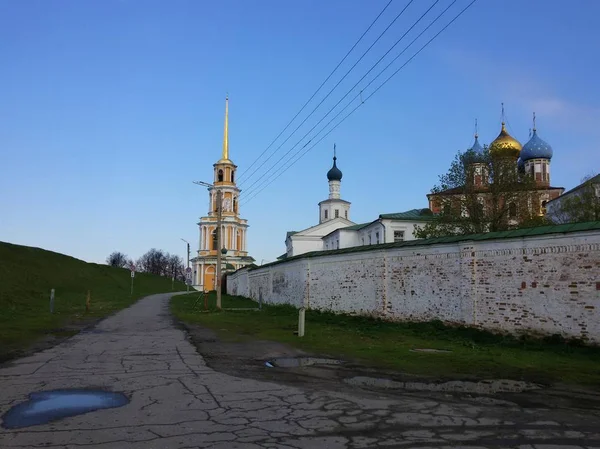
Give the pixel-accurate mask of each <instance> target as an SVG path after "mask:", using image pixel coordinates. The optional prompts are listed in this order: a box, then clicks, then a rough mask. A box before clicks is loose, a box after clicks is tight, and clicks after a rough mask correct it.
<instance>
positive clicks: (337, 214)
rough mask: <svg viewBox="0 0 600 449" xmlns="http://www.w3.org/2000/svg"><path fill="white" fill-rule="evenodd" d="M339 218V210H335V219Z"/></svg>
mask: <svg viewBox="0 0 600 449" xmlns="http://www.w3.org/2000/svg"><path fill="white" fill-rule="evenodd" d="M339 216H340V211H339V209H336V210H335V218H338V217H339Z"/></svg>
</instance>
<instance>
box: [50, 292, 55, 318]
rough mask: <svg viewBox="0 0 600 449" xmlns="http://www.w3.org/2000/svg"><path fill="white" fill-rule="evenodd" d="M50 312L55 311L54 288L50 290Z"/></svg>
mask: <svg viewBox="0 0 600 449" xmlns="http://www.w3.org/2000/svg"><path fill="white" fill-rule="evenodd" d="M50 313H54V289H51V290H50Z"/></svg>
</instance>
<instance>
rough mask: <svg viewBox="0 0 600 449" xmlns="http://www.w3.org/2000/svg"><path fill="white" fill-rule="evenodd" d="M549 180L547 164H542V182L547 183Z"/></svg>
mask: <svg viewBox="0 0 600 449" xmlns="http://www.w3.org/2000/svg"><path fill="white" fill-rule="evenodd" d="M547 179H548V175H547V171H546V164H544V163H543V162H542V180H543V181H546V180H547Z"/></svg>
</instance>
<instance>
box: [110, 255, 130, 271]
mask: <svg viewBox="0 0 600 449" xmlns="http://www.w3.org/2000/svg"><path fill="white" fill-rule="evenodd" d="M128 262H129V259H128V258H127V256H126V255H125V254H123V253H122V252H119V251H113V252H112V253H110V255H109V256H108V257H107V258H106V264H107V265H109V266H111V267H118V268H123V267H126V266H127V264H128Z"/></svg>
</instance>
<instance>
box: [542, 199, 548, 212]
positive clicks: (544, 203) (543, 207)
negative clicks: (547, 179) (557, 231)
mask: <svg viewBox="0 0 600 449" xmlns="http://www.w3.org/2000/svg"><path fill="white" fill-rule="evenodd" d="M547 202H548V201H546V200H544V201H542V207H541V213H542V215H544V214H545V213H546V203H547Z"/></svg>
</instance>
